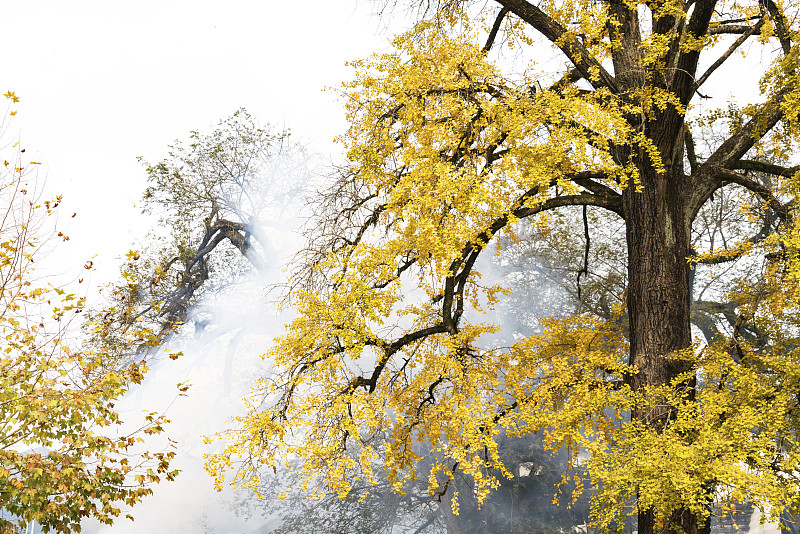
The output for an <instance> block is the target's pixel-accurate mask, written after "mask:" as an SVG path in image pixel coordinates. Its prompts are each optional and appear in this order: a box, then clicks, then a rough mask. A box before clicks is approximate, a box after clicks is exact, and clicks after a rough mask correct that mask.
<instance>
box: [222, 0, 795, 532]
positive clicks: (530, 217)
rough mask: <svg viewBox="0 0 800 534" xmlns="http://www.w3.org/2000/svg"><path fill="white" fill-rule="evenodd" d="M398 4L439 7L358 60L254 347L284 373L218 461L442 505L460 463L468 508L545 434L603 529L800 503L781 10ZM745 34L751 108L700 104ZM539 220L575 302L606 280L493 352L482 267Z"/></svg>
mask: <svg viewBox="0 0 800 534" xmlns="http://www.w3.org/2000/svg"><path fill="white" fill-rule="evenodd" d="M412 3H413V4H416V5H418V6H420V5H421V6H422V7H423V8H424V9H422V10H421V12H424V13H425V14H427V15H428V20H426V21H422V22H421V23H420V24H418V25H417V26H415V27H414V29H412V30H410V31H409V32H407V33H404V34H402V35H400V36H398V37H397V38H396V39H395V40H394V51H392V52H390V53H386V54H380V55H374V56H372V57H371V58H369V59H365V60H361V61H357V62H354V64H353V65H354V69H355V78H354V80H353V81H352V82H350V83H348V84H346V88H345V97H344V103H345V107H346V109H347V113H348V118H349V121H350V125H351V126H350V128H349V130H348V131H347V132H346V133H345V134H343V135H342V137H341V142H342V144H343V145H344V147H345V149H346V150H347V156H348V159H349V164H348V165H347V166H345V167H344V168H343V169H341V172H340V174H339V175H338V176H336V177H335V178H334V179H333V180H332V185H331V186H330V188H329V189H328V190H327V191H326V192H323V193H322V194H321V195H320V197H319V198H318V203H317V205H316V211H315V217H314V219H313V221H312V223H311V224H310V225H309V230H308V233H307V235H308V238H309V244H308V246H307V248H306V249H305V250H304V252H303V253H302V254H301V255H300V257H299V258H298V261H297V263H296V265H295V270H294V276H293V278H292V280H291V293H290V295H289V299H290V301H291V302H292V303H293V305H294V306H296V309H297V311H298V316H297V318H296V319H295V320H294V321H292V322H291V323H290V324H289V325H288V326H287V329H286V333H285V334H284V335H283V336H281V337H280V338H278V339H276V340H275V343H274V345H273V346H272V347H271V348H270V349H269V351H268V357H269V358H271V359H272V360H273V361H274V362H275V364H276V368H277V369H278V370H279V371H278V372H277V374H275V375H273V376H269V377H264V378H262V379H260V380H259V381H258V382H257V383H256V387H255V389H254V394H253V396H252V397H251V398H249V399H247V401H248V407H249V413H248V414H247V415H245V416H243V417H240V418H237V419H236V420H235V426H234V428H233V429H231V430H230V431H229V432H227V434H226V437H227V438H228V439H230V440H231V444H230V445H229V446H228V447H227V448H226V449H225V450H224V452H223V453H221V454H219V455H214V456H211V457H210V458H209V464H208V467H209V470H210V471H211V473H212V474H214V475H215V476H216V477H217V482H218V484H221V483H222V482H223V480H224V479H225V477H226V470H227V469H229V468H232V467H235V468H236V475H234V483H235V484H242V485H256V484H258V483H259V481H260V479H261V478H262V477H268V476H270V475H269V473H270V472H271V471H272V468H274V467H275V466H276V465H279V464H280V462H282V461H283V460H284V459H287V458H288V459H299V461H300V462H301V463H302V470H303V473H304V474H305V475H306V478H307V480H308V481H311V480H322V481H323V483H324V485H325V486H326V487H327V488H328V490H329V491H333V492H337V493H338V494H339V495H340V496H342V497H344V496H347V495H348V494H349V493H350V491H351V489H352V488H353V487H354V486H355V485H364V484H371V483H372V484H374V483H375V479H374V475H373V470H374V469H376V466H380V468H381V469H385V470H387V471H388V479H389V482H390V484H393V485H394V487H395V488H396V489H397V490H398V491H402V488H403V487H404V484H405V483H406V482H407V481H408V480H411V479H414V478H419V477H423V478H425V479H427V481H428V487H429V492H430V494H431V495H432V496H433V497H434V498H437V497H442V498H446V499H452V500H451V509H452V510H453V512H456V513H457V511H458V502H459V495H458V492H457V491H454V486H455V484H453V483H452V481H453V480H454V479H456V478H457V477H458V478H463V479H464V480H467V481H469V483H468V484H466V485H467V486H469V487H471V488H472V490H473V491H474V493H475V495H476V497H477V498H478V499H479V500H482V499H484V498H485V497H486V496H487V495H488V494H489V492H491V491H492V490H493V489H494V488H495V487H497V485H498V481H497V479H496V477H495V476H494V475H493V474H492V473H498V472H500V473H504V474H505V475H506V476H512V474H511V473H510V472H508V470H507V468H506V466H504V465H503V464H502V462H501V461H500V455H499V453H498V445H497V439H496V438H497V436H498V435H500V434H501V433H507V434H508V435H512V436H515V435H516V436H519V435H525V434H529V433H533V432H540V433H542V434H543V435H544V436H545V443H546V445H548V446H549V447H550V448H552V449H554V450H555V449H561V450H566V451H568V452H569V453H570V454H571V458H572V464H573V466H574V467H576V468H578V467H580V468H581V469H586V470H587V472H588V473H589V475H590V480H588V481H587V480H584V479H581V478H575V480H574V481H573V482H574V487H575V488H576V491H578V492H580V491H583V490H585V491H589V492H591V494H592V498H593V506H592V522H593V525H594V526H595V527H598V528H601V529H604V530H608V529H612V528H617V527H619V525H621V524H624V520H625V517H626V516H628V515H633V516H636V517H637V518H638V521H639V527H638V528H639V532H642V533H645V532H646V533H648V534H649V533H651V532H656V531H662V530H664V531H670V532H685V533H690V532H692V533H696V532H701V531H703V529H704V528H705V527H704V525H707V524H708V519H709V516H710V514H711V510H712V506H713V507H715V508H714V509H715V510H716V512H715V513H723V514H724V513H725V510H726V507H727V509H730V507H731V506H733V504H734V503H736V502H741V501H743V500H751V501H753V502H754V503H756V504H757V505H758V506H760V507H762V509H764V510H765V511H767V512H769V513H771V514H773V516H774V517H777V516H778V515H780V514H781V513H782V512H787V513H788V512H798V511H800V501H798V498H797V495H798V492H799V491H800V482H798V479H797V473H798V472H800V447H798V441H797V435H798V432H800V399H798V393H797V392H798V386H800V372H799V371H798V369H800V365H798V364H800V353H798V351H797V347H798V342H800V340H799V339H798V338H797V332H798V331H800V330H799V329H798V327H800V325H798V323H797V320H798V317H797V306H798V300H797V299H798V295H800V294H799V293H798V291H797V283H798V279H800V276H799V275H798V273H800V264H798V257H799V256H798V254H797V250H798V235H797V227H796V224H795V217H796V214H795V211H796V202H797V200H796V199H797V194H798V185H800V173H798V168H797V167H792V166H791V165H792V162H793V161H794V160H793V158H794V157H795V156H796V153H797V149H798V141H800V129H799V128H800V124H798V111H800V81H799V80H798V53H800V52H799V49H798V45H797V44H796V43H797V39H798V38H799V37H800V36H799V34H798V31H800V29H799V28H798V27H797V18H792V16H791V13H790V11H789V10H790V9H791V6H790V5H782V4H780V3H778V2H772V1H768V2H762V3H758V2H751V3H744V4H742V3H736V2H714V1H706V0H703V1H697V2H686V3H684V2H679V1H671V0H668V1H665V2H641V3H636V2H634V3H631V2H627V3H626V2H594V1H582V0H567V1H558V2H542V3H540V4H536V5H534V4H533V3H529V2H526V1H524V0H498V2H496V4H497V5H495V3H489V5H486V6H485V7H483V8H481V7H479V5H478V3H474V4H473V3H471V2H458V1H430V2H412ZM480 5H481V6H483V5H484V4H480ZM745 42H748V43H750V42H752V43H754V46H763V47H765V49H768V50H771V51H772V55H771V60H770V62H769V64H765V65H764V69H763V78H762V81H761V86H760V87H761V92H762V94H761V95H760V99H759V100H758V101H757V102H755V103H749V104H746V105H742V106H736V105H731V106H727V105H725V106H724V107H722V108H714V109H710V110H709V109H708V106H705V107H701V106H697V105H696V103H697V101H698V99H702V96H701V86H703V84H705V83H706V82H707V81H708V80H709V79H711V78H712V77H713V76H712V75H714V74H715V73H717V70H718V69H719V68H720V66H721V65H722V64H724V63H725V62H726V61H731V62H734V61H736V60H735V59H732V58H735V57H736V56H735V53H736V52H737V50H738V49H739V47H741V46H742V44H743V43H745ZM483 43H485V44H483ZM498 43H500V44H498ZM500 45H502V46H506V47H512V48H513V49H514V53H517V52H518V51H519V55H516V56H512V57H513V58H514V61H517V63H514V61H512V60H510V59H509V58H508V56H505V59H504V56H497V55H493V54H494V51H495V50H496V48H497V46H500ZM537 47H538V48H537ZM537 50H538V51H539V52H540V53H547V54H551V55H552V54H553V53H554V52H555V53H557V54H558V57H560V58H561V60H562V62H563V64H564V68H554V67H553V65H554V64H553V63H552V62H551V63H543V64H541V65H540V64H538V63H537V62H536V59H537V57H538V56H537V55H536V53H537V52H536V51H537ZM542 50H544V51H545V52H541V51H542ZM525 54H528V56H525ZM520 56H523V57H527V59H529V60H530V61H527V60H526V61H525V62H522V63H519V62H518V60H519V57H520ZM701 56H703V57H704V58H708V60H707V61H706V62H705V63H701V62H700V57H701ZM765 61H766V60H765ZM509 64H511V65H510V66H509ZM520 65H521V66H520ZM701 65H702V68H701ZM512 67H513V68H512ZM709 85H710V84H709ZM702 136H705V140H704V145H701V144H700V143H698V142H696V140H697V139H700V138H701V137H702ZM723 204H724V206H731V205H732V206H733V208H731V210H730V211H728V209H729V208H728V207H724V209H723ZM570 208H572V209H575V208H577V209H578V210H582V218H583V221H588V220H589V218H590V217H589V213H591V217H592V220H593V221H595V222H596V223H597V225H603V224H609V222H610V221H613V223H614V224H616V225H617V227H618V228H621V230H620V231H619V232H617V233H616V234H613V235H611V236H610V237H609V238H608V239H607V242H606V243H605V244H601V246H608V247H610V248H614V247H616V250H619V251H621V253H620V254H619V256H621V258H620V259H618V260H615V261H618V262H620V265H619V266H618V267H619V269H617V271H619V272H623V273H625V275H624V279H623V280H622V281H621V282H618V281H615V282H614V283H613V284H612V283H604V281H605V280H606V279H607V278H606V276H607V275H608V274H609V272H610V270H609V269H607V268H605V267H598V266H595V265H592V264H589V263H588V261H589V260H588V258H589V248H590V245H591V243H592V236H591V233H592V229H591V228H589V225H588V222H584V224H580V222H579V223H578V224H575V225H573V226H569V225H564V224H562V222H560V221H570V220H571V221H580V220H581V215H580V213H581V212H580V211H578V212H577V213H578V215H577V216H576V217H573V218H570V217H568V216H565V215H564V214H565V213H568V210H569V209H570ZM723 213H724V214H726V215H725V216H724V217H723V216H721V215H720V214H723ZM736 214H738V215H736ZM742 214H744V215H742ZM729 217H730V218H729ZM732 221H738V222H735V223H733V222H732ZM526 225H527V226H526ZM530 227H534V228H539V229H540V230H541V232H540V233H539V234H538V235H539V236H540V237H541V239H543V240H544V241H545V243H547V239H550V240H551V243H552V246H554V247H563V249H565V250H581V251H583V249H584V245H585V250H586V252H585V256H584V254H583V252H581V254H580V256H579V257H580V258H581V261H580V263H581V264H582V265H581V271H580V272H582V273H583V275H584V277H583V279H582V277H581V276H577V294H578V296H579V300H581V283H582V282H583V284H584V285H592V284H594V287H595V288H599V289H596V291H594V293H593V294H591V295H588V294H586V293H584V295H583V302H581V303H580V304H579V306H578V307H577V311H576V313H574V314H572V315H568V316H566V317H557V318H553V319H548V320H545V321H543V322H542V324H541V325H540V329H539V331H538V333H536V334H534V335H526V336H521V337H518V338H517V339H516V341H514V342H512V343H511V344H510V345H494V344H492V343H491V342H487V341H485V340H487V339H488V340H490V339H492V338H491V336H490V334H492V333H495V332H496V331H498V330H499V329H500V328H501V327H502V326H503V325H496V324H492V323H491V322H490V321H485V320H482V314H481V312H484V311H487V310H490V309H491V308H492V307H493V306H494V305H496V304H497V303H498V302H500V301H501V300H502V299H507V298H509V291H510V289H509V288H508V287H503V286H502V285H496V284H495V283H487V282H484V281H482V278H481V274H480V273H479V268H478V264H479V263H478V258H479V256H481V254H484V253H486V254H492V253H493V252H494V251H497V246H498V245H503V246H506V247H508V246H515V245H516V244H519V243H520V239H519V237H518V235H517V232H516V230H518V229H524V228H530ZM715 232H717V233H715ZM597 234H598V232H595V234H594V235H595V236H597ZM720 235H721V236H733V237H732V238H731V239H730V240H728V239H726V238H725V237H722V238H720V237H719V236H720ZM715 236H716V237H715ZM576 242H577V243H580V247H578V246H572V245H571V244H574V243H576ZM563 243H566V245H564V244H563ZM594 243H595V244H596V243H597V242H596V241H595V242H594ZM500 254H502V250H501V252H500ZM584 258H585V259H584ZM571 259H572V258H568V259H567V260H565V261H569V260H571ZM535 260H536V258H532V260H531V261H532V262H533V261H535ZM619 284H621V285H622V286H623V287H622V289H621V290H620V291H618V292H616V291H615V289H616V288H617V287H618V285H619ZM602 288H605V289H602ZM701 290H702V291H701ZM592 299H594V300H592ZM534 304H535V302H532V303H530V305H534ZM693 327H694V328H695V329H694V330H693ZM420 443H423V444H425V447H424V448H422V449H421V448H419V447H417V446H416V445H417V444H420ZM420 450H425V451H427V452H425V453H420V452H418V451H420ZM353 451H357V455H356V454H353ZM420 454H424V455H425V457H424V458H423V457H421V456H420ZM420 463H424V464H425V465H429V466H430V468H429V469H428V471H427V472H426V473H424V474H420V473H419V472H418V471H417V469H416V466H417V465H419V464H420ZM575 472H577V471H574V472H570V471H568V472H566V473H565V475H564V477H565V482H566V481H567V480H568V479H570V478H572V473H575Z"/></svg>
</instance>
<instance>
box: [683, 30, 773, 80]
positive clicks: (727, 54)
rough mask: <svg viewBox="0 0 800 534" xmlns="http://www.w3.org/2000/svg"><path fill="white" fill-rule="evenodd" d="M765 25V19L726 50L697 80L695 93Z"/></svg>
mask: <svg viewBox="0 0 800 534" xmlns="http://www.w3.org/2000/svg"><path fill="white" fill-rule="evenodd" d="M763 25H764V19H761V20H759V21H758V23H757V24H756V25H755V26H752V27H750V29H749V30H748V31H746V32H744V33H743V34H742V35H741V37H739V38H738V39H736V40H735V41H734V42H733V44H732V45H731V46H730V47H729V48H728V50H726V51H725V53H724V54H722V56H720V57H719V59H717V60H716V61H715V62H714V63H713V64H712V65H711V66H710V67H708V69H706V71H705V72H704V73H703V75H702V76H700V78H698V79H697V81H696V82H695V84H694V89H695V91H697V89H698V88H700V86H701V85H703V84H704V83H705V82H706V80H708V78H709V76H711V74H713V73H714V71H715V70H717V69H718V68H719V67H720V66H721V65H722V64H723V63H725V62H726V61H727V60H728V58H729V57H731V55H732V54H733V53H734V52H735V51H736V49H737V48H739V47H740V46H742V44H744V42H745V41H747V39H749V38H750V37H752V35H753V34H754V33H756V32H757V31H759V30H760V29H761V27H762V26H763Z"/></svg>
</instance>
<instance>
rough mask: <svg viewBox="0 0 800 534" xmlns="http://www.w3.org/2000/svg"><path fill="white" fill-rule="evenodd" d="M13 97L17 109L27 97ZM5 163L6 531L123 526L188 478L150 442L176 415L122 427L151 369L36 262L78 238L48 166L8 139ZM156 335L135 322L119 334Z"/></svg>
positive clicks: (0, 380)
mask: <svg viewBox="0 0 800 534" xmlns="http://www.w3.org/2000/svg"><path fill="white" fill-rule="evenodd" d="M5 97H6V99H8V100H9V101H10V103H11V108H10V109H9V113H10V114H11V115H16V110H14V109H13V108H14V107H15V106H13V104H14V103H16V102H18V100H19V99H18V98H17V96H16V95H15V94H14V93H13V92H8V93H6V94H5ZM8 126H9V124H8V123H7V122H5V121H4V123H3V127H4V129H3V133H4V134H6V135H3V136H2V138H3V139H6V138H7V137H8V135H10V134H7V131H6V129H7V128H8ZM0 161H2V166H0V532H4V533H5V532H12V531H13V530H12V529H14V527H15V526H16V525H21V526H24V525H27V524H28V523H30V522H35V523H36V524H38V525H39V526H41V527H42V528H43V529H44V531H45V532H50V531H55V532H80V529H81V520H82V519H84V518H95V519H97V520H98V521H100V522H102V523H107V524H111V523H112V522H113V521H114V519H115V518H117V517H118V516H119V515H120V513H121V507H122V506H125V505H127V506H129V505H133V504H135V503H137V502H139V501H140V500H141V499H142V498H143V497H145V496H147V495H149V494H150V493H152V489H151V488H152V486H153V485H154V484H157V483H158V482H159V481H161V480H165V479H166V480H172V478H173V477H174V476H175V475H176V471H175V470H171V469H170V462H171V459H172V457H173V456H174V452H172V451H170V450H156V451H152V452H148V451H145V450H143V449H142V446H141V445H140V442H141V441H143V439H144V438H147V437H148V436H151V435H155V434H159V433H161V432H162V431H163V428H164V427H163V425H164V424H165V423H166V419H165V418H164V417H163V416H162V415H159V414H156V413H147V414H144V415H143V417H142V418H141V421H139V422H138V423H137V422H135V421H133V422H131V421H125V422H126V423H128V426H126V427H123V426H121V425H122V424H123V419H122V418H121V416H120V413H119V412H118V411H117V409H115V404H116V403H117V402H118V401H119V400H120V398H121V397H122V396H123V394H124V393H125V392H126V391H127V390H128V389H129V388H130V387H131V386H134V385H135V384H138V383H140V382H141V381H142V379H143V374H144V372H145V371H146V366H145V365H144V363H137V362H131V363H130V364H128V365H126V366H124V367H120V366H118V365H117V362H116V361H115V359H114V358H113V356H114V355H113V353H110V352H108V351H105V350H103V349H102V347H98V346H96V345H92V344H90V343H88V342H86V339H87V338H86V337H85V336H83V337H82V336H81V335H79V334H78V332H79V329H77V328H75V327H76V326H79V324H80V321H79V320H80V315H79V314H81V312H82V311H83V309H84V305H85V299H84V298H83V297H79V296H77V295H75V294H73V293H71V292H69V291H67V290H65V289H64V288H63V286H59V285H58V284H55V283H54V279H53V278H52V277H47V276H46V273H45V272H43V271H45V270H46V269H45V268H41V269H40V270H39V271H37V268H36V267H37V265H39V264H40V263H42V262H41V260H43V259H44V258H45V257H47V255H48V254H51V253H53V252H54V250H56V249H55V248H54V247H56V246H57V245H58V244H63V243H64V241H66V240H67V239H68V238H67V236H66V235H64V234H63V233H62V232H58V231H57V230H56V229H55V223H56V218H57V217H56V215H57V213H58V210H59V204H60V203H61V198H60V197H55V198H52V199H48V198H47V197H45V196H44V194H43V192H42V186H41V183H40V182H39V181H38V180H37V172H36V168H37V165H38V162H35V161H30V160H29V159H28V158H27V157H26V154H25V150H24V149H23V148H22V147H21V146H20V145H19V142H16V143H13V144H12V143H10V142H9V143H7V144H6V145H4V146H3V147H2V155H1V156H0ZM85 267H86V268H90V267H91V266H90V265H89V264H87V265H86V266H85ZM109 312H111V310H109ZM87 328H88V329H89V330H91V331H94V330H99V329H102V328H103V325H102V324H101V323H92V324H88V325H87ZM156 339H157V338H156V336H155V335H154V332H153V331H152V330H149V329H148V328H146V327H134V328H130V329H129V330H128V331H127V333H126V335H125V336H122V337H120V338H119V342H120V343H126V344H127V345H128V346H137V345H139V344H142V343H151V342H153V341H155V340H156ZM180 387H182V388H183V387H184V386H180ZM131 424H133V426H130V425H131Z"/></svg>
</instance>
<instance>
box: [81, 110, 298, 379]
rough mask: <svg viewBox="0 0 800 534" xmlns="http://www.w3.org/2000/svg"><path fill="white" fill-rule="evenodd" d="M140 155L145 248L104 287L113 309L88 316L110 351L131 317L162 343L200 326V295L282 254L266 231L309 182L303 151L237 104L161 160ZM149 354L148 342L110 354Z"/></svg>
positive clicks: (206, 318) (123, 357)
mask: <svg viewBox="0 0 800 534" xmlns="http://www.w3.org/2000/svg"><path fill="white" fill-rule="evenodd" d="M142 162H143V163H144V165H145V169H146V172H147V175H148V183H149V185H148V187H147V189H146V191H145V193H144V195H143V198H142V201H143V205H144V211H145V212H146V213H149V214H151V215H154V216H156V217H157V221H158V223H157V225H156V230H154V231H153V232H152V233H151V234H150V235H149V236H148V237H147V238H146V240H145V241H146V243H147V245H146V247H144V250H142V251H131V252H130V254H128V256H127V258H126V260H127V261H126V262H125V263H124V264H123V266H122V270H121V271H122V280H121V282H120V283H118V284H116V285H114V286H112V287H110V288H108V289H107V290H106V292H107V300H108V301H109V306H108V307H109V309H111V310H113V312H112V313H107V312H103V313H102V314H97V313H95V314H94V320H96V321H98V322H101V323H103V324H104V325H105V328H104V329H103V330H101V331H100V335H99V336H98V337H97V338H96V340H95V341H96V342H97V343H98V344H102V345H103V346H105V347H107V349H108V350H112V351H113V350H116V349H115V348H119V347H122V348H125V346H124V345H121V344H120V343H119V342H118V338H119V336H120V335H125V334H126V333H127V331H128V329H129V328H131V326H133V325H138V324H147V325H148V326H149V327H150V328H152V329H153V331H154V332H157V337H158V340H159V341H158V343H157V344H159V345H160V344H163V343H164V342H165V341H166V339H167V337H168V336H169V335H170V334H171V333H172V332H173V331H175V330H176V329H177V328H179V327H180V326H181V325H183V324H184V323H186V322H188V321H193V322H194V324H195V327H196V328H199V329H202V327H203V325H204V324H207V323H208V322H210V321H211V318H210V315H209V314H210V308H209V307H205V308H204V307H202V306H201V307H198V306H197V304H198V303H199V302H201V300H202V298H203V296H208V295H213V294H214V293H215V292H217V291H220V290H222V288H224V287H226V286H229V285H230V284H232V283H235V282H236V281H237V280H241V279H242V277H243V276H251V275H252V274H253V273H256V274H257V275H258V276H262V277H263V276H265V275H266V273H267V272H269V271H270V270H273V269H276V268H277V261H278V257H279V256H280V253H279V251H276V250H275V249H274V248H273V246H272V244H271V239H270V237H269V236H268V230H269V228H271V227H274V226H275V225H277V224H278V221H281V220H282V219H283V218H284V212H285V210H287V209H290V207H291V206H292V205H293V202H294V199H295V198H296V197H298V195H299V193H300V192H301V191H303V190H304V189H305V188H307V187H308V186H309V183H310V180H311V171H310V170H309V165H310V157H309V156H308V154H307V153H306V152H305V150H304V149H303V148H302V147H301V146H300V145H299V144H298V143H296V142H294V141H292V140H291V139H290V137H289V132H288V131H284V132H279V133H274V132H272V131H271V130H270V128H269V127H262V126H260V125H259V124H258V122H257V121H256V120H255V118H253V117H252V116H251V115H250V114H249V113H247V112H246V111H245V110H244V109H240V110H238V111H236V112H235V113H234V114H233V115H231V116H230V117H229V118H227V119H225V120H222V121H220V123H219V124H218V125H217V127H216V128H215V129H214V130H213V131H212V132H211V133H208V134H206V133H200V132H198V131H193V132H191V134H190V136H189V139H188V141H186V142H182V141H176V142H175V144H173V145H171V146H170V147H169V153H168V155H167V157H166V158H165V159H164V160H162V161H160V162H158V163H156V164H149V163H146V162H144V160H142ZM125 350H127V349H125ZM148 352H151V345H147V344H145V345H142V346H141V347H139V348H138V350H135V351H134V352H133V353H126V352H125V351H122V352H119V353H118V355H117V359H118V360H120V362H123V363H125V362H128V361H131V360H134V361H138V360H139V359H141V358H142V356H143V355H146V353H148Z"/></svg>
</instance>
